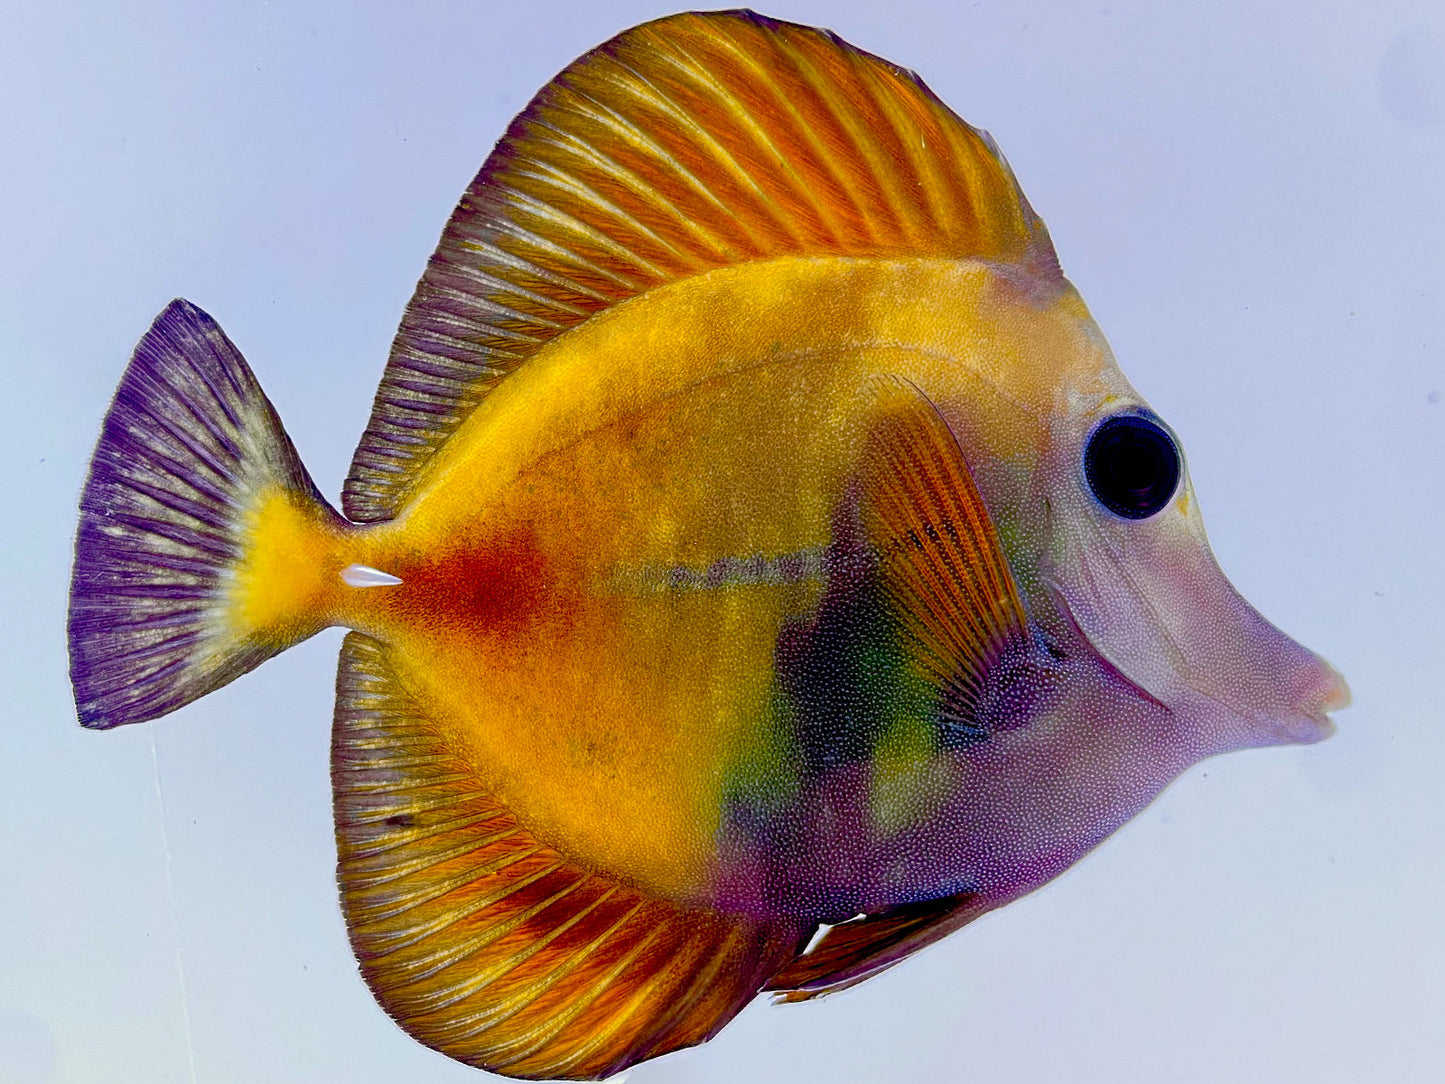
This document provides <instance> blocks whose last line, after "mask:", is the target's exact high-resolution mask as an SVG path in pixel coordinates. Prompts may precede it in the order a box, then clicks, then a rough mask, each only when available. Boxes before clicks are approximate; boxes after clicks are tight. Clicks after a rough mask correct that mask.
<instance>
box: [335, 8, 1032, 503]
mask: <svg viewBox="0 0 1445 1084" xmlns="http://www.w3.org/2000/svg"><path fill="white" fill-rule="evenodd" d="M840 255H841V256H890V257H898V256H909V255H919V256H931V257H957V258H979V259H987V260H992V261H995V262H999V263H1014V264H1018V265H1022V266H1025V267H1027V268H1029V269H1030V270H1032V271H1033V272H1034V273H1036V274H1037V275H1040V276H1042V277H1044V278H1047V279H1051V280H1054V279H1057V278H1058V277H1059V272H1058V266H1057V263H1056V261H1055V259H1054V255H1053V248H1052V245H1051V243H1050V241H1049V238H1048V234H1047V232H1046V230H1045V229H1044V226H1043V223H1042V222H1041V221H1040V220H1039V219H1038V218H1037V217H1036V216H1035V215H1034V213H1033V211H1032V209H1030V207H1029V205H1028V202H1027V200H1025V199H1024V196H1023V194H1022V192H1020V190H1019V188H1018V185H1017V183H1016V182H1015V181H1014V177H1013V174H1012V173H1011V172H1010V170H1009V168H1008V166H1007V164H1006V163H1005V162H1004V160H1003V158H1002V156H1001V155H1000V154H999V153H998V150H997V148H996V147H995V146H994V144H993V141H992V140H991V139H990V138H989V137H988V135H987V134H986V133H984V132H981V131H979V130H977V129H975V128H971V127H969V125H967V124H965V123H964V122H963V121H962V120H960V119H959V118H958V117H957V116H955V115H954V114H953V112H952V111H950V110H949V109H948V107H947V106H945V105H944V104H943V103H942V102H940V101H939V100H938V99H937V98H936V97H934V95H933V94H932V92H930V91H929V90H928V88H927V87H926V86H924V85H923V83H922V82H921V81H920V80H919V79H918V78H917V76H915V75H913V74H912V73H911V72H908V71H905V70H903V69H901V68H897V67H895V66H893V65H892V64H889V63H887V62H886V61H883V60H880V59H879V58H877V57H875V56H871V55H870V54H868V53H865V52H862V51H861V50H859V49H855V48H854V47H853V46H851V45H849V44H847V43H846V42H844V41H842V40H840V39H839V38H837V37H835V36H833V35H832V34H830V33H828V32H827V31H822V30H815V29H812V28H809V27H804V26H797V25H794V24H791V23H783V22H778V21H775V20H773V19H768V18H764V17H763V16H760V15H756V14H754V13H752V12H748V11H733V12H712V13H703V14H684V15H675V16H670V17H668V18H664V19H659V20H657V21H656V22H651V23H646V24H644V25H642V26H639V27H636V28H634V29H632V30H629V31H626V32H625V33H622V34H619V35H618V36H617V37H615V38H613V39H612V40H611V41H609V42H606V43H605V44H603V45H601V46H599V47H598V48H596V49H594V50H593V51H592V52H590V53H588V54H586V55H585V56H583V57H581V58H579V59H578V60H576V61H574V62H573V63H572V64H571V65H569V66H568V67H567V68H566V69H565V70H564V71H563V72H562V73H561V74H560V75H558V76H557V78H555V79H554V80H553V81H552V82H551V83H549V84H548V85H547V86H546V87H544V88H543V89H542V90H541V92H539V93H538V94H537V96H536V97H535V98H534V99H533V100H532V101H531V103H530V104H529V105H528V106H527V108H526V109H524V110H523V111H522V112H521V114H520V115H519V116H518V117H517V118H516V120H514V121H513V122H512V125H511V127H510V128H509V129H508V130H507V133H506V135H505V136H504V137H503V138H502V140H501V141H500V142H499V143H498V144H497V147H496V149H495V150H494V151H493V152H492V154H491V156H490V157H489V158H488V159H487V161H486V163H485V164H484V165H483V166H482V169H481V172H480V173H478V175H477V177H476V179H475V180H474V181H473V182H472V184H471V186H470V187H469V188H468V189H467V191H466V194H465V195H464V196H463V197H462V201H461V204H460V205H459V206H458V207H457V210H456V211H455V213H454V214H453V215H452V218H451V220H450V221H449V222H448V223H447V226H446V229H445V231H444V232H443V234H442V238H441V242H440V244H439V245H438V247H437V250H436V253H435V254H434V255H433V256H432V259H431V262H430V265H429V266H428V268H427V270H426V273H425V275H424V276H423V277H422V279H421V282H420V283H419V284H418V286H417V290H416V294H415V296H414V297H413V298H412V301H411V303H410V305H409V306H408V307H407V310H406V313H405V315H404V316H403V318H402V324H401V328H400V330H399V332H398V333H397V337H396V341H395V343H394V344H393V346H392V353H391V359H390V361H389V362H388V364H387V368H386V373H385V375H384V377H383V379H382V382H381V386H380V388H378V390H377V394H376V400H375V404H374V406H373V409H372V416H371V421H370V424H369V426H368V428H367V430H366V433H365V435H364V436H363V438H362V440H361V443H360V445H359V446H358V448H357V450H356V455H355V457H354V459H353V461H352V467H351V473H350V476H349V477H348V478H347V481H346V486H345V490H344V494H343V507H344V509H345V511H346V514H347V515H348V516H349V517H351V518H352V519H354V520H358V521H368V522H369V521H376V520H382V519H389V518H391V517H393V516H394V515H395V514H396V513H397V512H398V511H399V509H400V508H401V507H402V505H403V504H404V503H405V501H406V499H407V497H408V496H409V494H410V491H411V485H412V483H413V482H414V480H415V479H416V477H417V474H418V472H419V471H420V470H421V468H422V467H423V466H424V465H425V464H426V463H427V462H428V461H429V460H430V459H431V457H432V456H433V455H434V454H435V453H436V451H437V449H438V448H440V447H441V445H442V444H443V443H444V442H445V441H446V439H447V438H448V436H449V435H450V434H451V433H452V432H453V431H454V430H455V429H456V427H457V426H458V425H459V424H460V422H461V421H462V420H464V419H465V418H466V417H467V415H469V414H470V413H471V411H472V410H473V409H474V408H475V407H476V405H477V403H479V402H480V401H481V400H482V398H483V397H484V396H485V395H486V394H487V392H488V391H489V390H490V389H491V388H492V387H494V386H495V385H496V384H497V383H498V382H499V381H500V380H501V379H502V378H503V377H505V376H506V375H507V374H508V373H510V372H512V371H513V370H514V369H516V368H517V367H518V366H519V365H521V364H522V363H523V362H525V361H526V360H527V358H529V357H530V356H531V355H532V354H534V353H535V352H536V351H537V350H538V349H540V348H541V347H542V346H543V345H545V344H546V343H547V342H548V341H549V340H551V339H552V338H554V337H555V336H557V335H559V334H561V333H562V332H564V331H566V330H567V329H568V328H571V327H573V326H575V325H577V324H579V323H581V322H582V321H584V320H586V319H588V317H589V316H591V315H593V314H595V313H597V312H600V311H602V310H604V309H607V308H609V307H610V306H612V305H615V304H617V303H619V302H621V301H624V300H626V299H628V298H630V297H634V296H636V295H638V294H642V293H644V292H646V291H647V290H649V289H652V288H653V287H656V286H661V285H664V284H667V283H669V282H675V281H677V280H680V279H684V278H688V277H690V276H693V275H697V274H701V273H703V272H706V271H709V270H712V269H714V268H719V267H727V266H731V265H734V264H739V263H744V262H747V261H754V260H769V259H777V258H781V257H789V256H793V257H797V256H840Z"/></svg>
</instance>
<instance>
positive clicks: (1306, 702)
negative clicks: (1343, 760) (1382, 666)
mask: <svg viewBox="0 0 1445 1084" xmlns="http://www.w3.org/2000/svg"><path fill="white" fill-rule="evenodd" d="M1313 661H1314V663H1315V664H1316V665H1315V668H1314V673H1313V674H1312V675H1310V678H1309V681H1310V684H1309V686H1308V687H1307V688H1305V689H1304V690H1301V692H1302V695H1301V696H1300V699H1299V700H1298V701H1297V703H1298V705H1299V707H1298V709H1297V710H1296V711H1295V712H1291V713H1288V714H1285V715H1282V716H1276V717H1275V718H1273V719H1258V720H1251V721H1253V722H1255V723H1256V725H1263V726H1265V727H1267V728H1269V729H1273V730H1276V731H1278V733H1279V735H1280V737H1281V738H1282V739H1283V740H1285V741H1287V742H1292V743H1296V744H1300V745H1313V744H1314V743H1315V742H1319V741H1324V740H1325V739H1326V738H1328V737H1329V736H1330V735H1332V734H1333V733H1334V732H1335V721H1334V719H1332V718H1331V717H1330V713H1331V712H1334V711H1341V710H1343V709H1344V708H1347V707H1349V706H1350V704H1351V703H1353V700H1354V698H1353V696H1352V695H1351V693H1350V687H1349V685H1348V684H1346V682H1345V679H1344V675H1342V674H1341V673H1340V672H1339V671H1338V670H1336V669H1335V668H1334V667H1333V666H1331V665H1330V664H1329V663H1328V662H1327V661H1326V660H1324V659H1322V658H1320V657H1319V656H1318V655H1316V656H1314V659H1313Z"/></svg>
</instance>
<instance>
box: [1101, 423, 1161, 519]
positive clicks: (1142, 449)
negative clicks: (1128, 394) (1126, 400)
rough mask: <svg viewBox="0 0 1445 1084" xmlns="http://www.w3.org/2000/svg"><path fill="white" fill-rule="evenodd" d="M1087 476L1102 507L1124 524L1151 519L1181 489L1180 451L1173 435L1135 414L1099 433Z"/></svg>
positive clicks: (1102, 429) (1107, 425)
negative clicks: (1175, 445) (1178, 487)
mask: <svg viewBox="0 0 1445 1084" xmlns="http://www.w3.org/2000/svg"><path fill="white" fill-rule="evenodd" d="M1084 473H1085V474H1086V475H1087V476H1088V479H1089V488H1090V489H1092V490H1093V491H1094V496H1096V497H1098V498H1099V503H1100V504H1102V505H1103V506H1104V507H1105V508H1107V509H1108V510H1109V511H1110V512H1113V513H1114V514H1115V515H1116V516H1123V517H1124V518H1125V519H1146V518H1148V517H1149V516H1152V515H1153V514H1154V513H1155V512H1157V511H1159V509H1161V508H1163V507H1164V506H1165V505H1166V504H1168V503H1169V498H1171V497H1173V496H1174V489H1175V487H1176V486H1178V484H1179V451H1178V449H1176V448H1175V447H1174V441H1173V440H1171V439H1170V438H1169V434H1168V433H1166V432H1164V430H1163V429H1162V428H1161V427H1160V426H1158V425H1156V424H1155V423H1154V422H1151V421H1150V420H1149V419H1148V418H1141V417H1139V416H1138V415H1136V414H1120V415H1118V416H1117V417H1114V418H1110V419H1109V420H1108V421H1106V422H1104V423H1103V424H1101V425H1100V426H1099V428H1097V429H1095V430H1094V435H1093V436H1092V437H1090V438H1089V447H1088V449H1087V450H1086V451H1085V452H1084Z"/></svg>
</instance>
